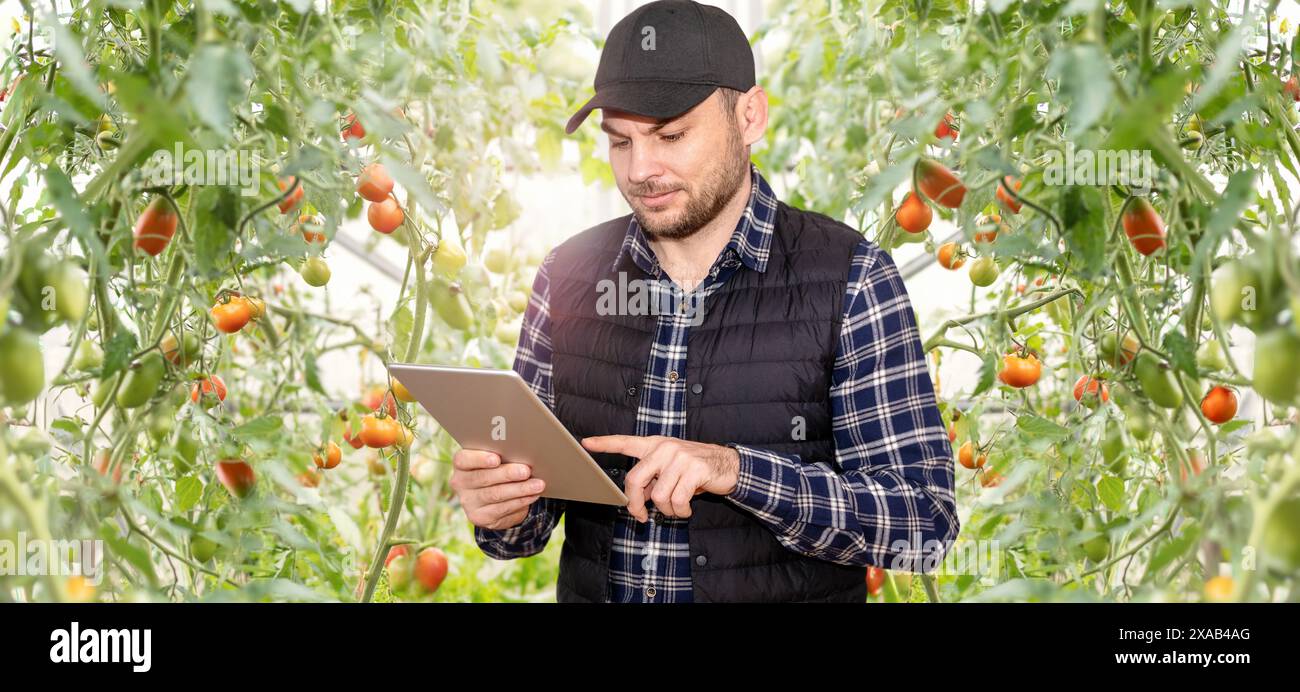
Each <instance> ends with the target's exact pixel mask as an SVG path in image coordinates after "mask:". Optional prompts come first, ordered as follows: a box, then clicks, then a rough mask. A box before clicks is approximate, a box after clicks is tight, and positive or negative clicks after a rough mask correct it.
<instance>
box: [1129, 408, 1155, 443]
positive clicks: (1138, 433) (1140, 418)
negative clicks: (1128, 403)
mask: <svg viewBox="0 0 1300 692" xmlns="http://www.w3.org/2000/svg"><path fill="white" fill-rule="evenodd" d="M1124 427H1125V429H1127V430H1128V434H1130V435H1132V436H1133V438H1134V439H1137V440H1149V439H1151V415H1150V414H1149V413H1147V412H1146V411H1144V410H1142V409H1140V408H1138V409H1132V410H1130V411H1129V412H1128V416H1127V418H1126V419H1125V421H1124Z"/></svg>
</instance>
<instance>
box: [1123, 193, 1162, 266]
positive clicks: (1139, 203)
mask: <svg viewBox="0 0 1300 692" xmlns="http://www.w3.org/2000/svg"><path fill="white" fill-rule="evenodd" d="M1121 222H1122V223H1123V224H1124V235H1126V236H1128V239H1129V241H1130V242H1132V243H1133V248H1134V249H1136V250H1137V251H1138V252H1139V253H1141V254H1142V255H1144V256H1145V255H1150V254H1151V253H1153V252H1155V251H1156V250H1159V249H1160V248H1162V247H1164V246H1165V222H1164V219H1161V218H1160V214H1158V213H1156V210H1155V207H1152V206H1151V203H1150V202H1148V201H1146V199H1144V198H1142V197H1136V198H1134V199H1133V201H1132V202H1130V203H1129V205H1128V208H1127V209H1125V210H1124V216H1123V218H1122V219H1121Z"/></svg>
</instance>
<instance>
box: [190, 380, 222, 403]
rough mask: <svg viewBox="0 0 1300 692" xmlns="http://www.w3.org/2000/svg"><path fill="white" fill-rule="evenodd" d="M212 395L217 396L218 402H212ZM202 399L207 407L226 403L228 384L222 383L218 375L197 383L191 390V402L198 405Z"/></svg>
mask: <svg viewBox="0 0 1300 692" xmlns="http://www.w3.org/2000/svg"><path fill="white" fill-rule="evenodd" d="M212 394H216V396H217V400H216V401H213V400H212V397H211V395H212ZM200 398H202V399H203V405H204V406H205V407H208V406H212V405H213V404H216V403H219V402H222V401H225V400H226V383H225V382H222V381H221V378H220V377H219V376H217V375H212V376H210V377H205V378H203V379H202V380H199V381H198V382H195V383H194V386H193V387H191V388H190V401H193V402H194V403H198V401H199V399H200Z"/></svg>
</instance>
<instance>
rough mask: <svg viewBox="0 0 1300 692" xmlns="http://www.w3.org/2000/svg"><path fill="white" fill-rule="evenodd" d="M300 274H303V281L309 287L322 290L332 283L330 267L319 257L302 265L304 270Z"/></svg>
mask: <svg viewBox="0 0 1300 692" xmlns="http://www.w3.org/2000/svg"><path fill="white" fill-rule="evenodd" d="M298 272H299V273H300V274H302V280H303V281H306V282H307V285H308V286H315V287H317V288H320V287H321V286H324V285H325V284H327V283H329V282H330V265H328V264H326V263H325V260H323V259H321V258H319V257H309V258H308V259H307V261H306V262H303V263H302V269H300V270H298Z"/></svg>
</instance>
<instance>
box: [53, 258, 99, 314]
mask: <svg viewBox="0 0 1300 692" xmlns="http://www.w3.org/2000/svg"><path fill="white" fill-rule="evenodd" d="M89 281H90V280H89V279H88V278H87V277H86V270H84V269H82V268H81V265H79V264H77V263H76V262H74V261H72V260H63V261H62V262H59V263H58V264H55V265H54V266H53V267H52V268H50V270H49V271H48V272H46V274H45V283H46V285H48V286H49V287H50V288H51V289H53V291H54V310H55V312H57V313H58V314H59V317H61V318H63V319H65V320H67V321H68V322H80V321H81V319H82V318H83V317H85V316H86V310H87V309H88V308H89V307H90V286H89Z"/></svg>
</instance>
